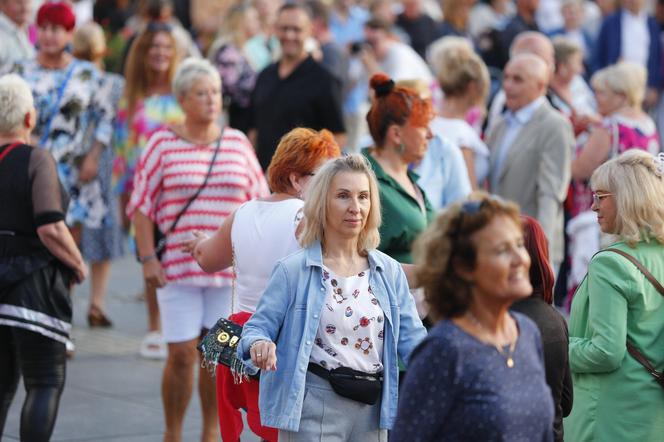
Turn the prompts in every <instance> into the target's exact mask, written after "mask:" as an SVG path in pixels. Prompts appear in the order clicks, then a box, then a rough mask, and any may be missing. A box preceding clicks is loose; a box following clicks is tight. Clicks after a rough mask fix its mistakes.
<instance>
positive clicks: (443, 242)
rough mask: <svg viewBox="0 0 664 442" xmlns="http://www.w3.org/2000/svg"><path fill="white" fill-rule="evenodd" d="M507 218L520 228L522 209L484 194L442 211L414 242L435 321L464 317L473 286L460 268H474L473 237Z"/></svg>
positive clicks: (420, 279)
mask: <svg viewBox="0 0 664 442" xmlns="http://www.w3.org/2000/svg"><path fill="white" fill-rule="evenodd" d="M498 216H506V217H508V218H510V219H512V220H513V221H514V223H515V224H516V225H518V226H521V218H520V216H519V207H518V206H517V205H516V204H515V203H513V202H509V201H505V200H503V199H501V198H498V197H496V196H490V195H488V194H487V193H485V192H475V193H473V194H472V195H471V196H470V198H469V200H468V201H466V202H463V203H456V204H453V205H451V206H449V207H448V208H447V209H446V210H445V211H443V212H442V213H441V214H440V215H438V217H437V218H436V220H435V221H434V222H433V223H432V224H431V225H430V226H429V228H428V229H427V230H426V231H425V232H424V233H422V235H420V237H419V238H418V239H417V240H416V241H415V244H414V247H413V254H414V257H415V264H416V278H417V281H418V283H419V284H420V285H421V287H422V288H423V289H424V296H425V299H426V301H427V303H428V304H429V307H430V315H431V317H432V318H433V319H434V320H439V319H443V318H453V317H457V316H461V315H463V314H464V313H465V312H466V310H468V307H470V304H471V302H472V283H470V282H469V281H467V280H466V279H464V278H463V277H462V276H461V275H460V274H459V269H469V270H472V269H474V268H475V265H476V259H477V249H476V246H475V244H474V243H473V238H472V237H473V235H474V234H475V233H476V232H478V231H480V230H482V229H483V228H484V227H486V226H487V225H489V223H491V221H493V220H494V218H496V217H498Z"/></svg>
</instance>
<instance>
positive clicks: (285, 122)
mask: <svg viewBox="0 0 664 442" xmlns="http://www.w3.org/2000/svg"><path fill="white" fill-rule="evenodd" d="M276 35H277V38H278V39H279V42H280V43H281V51H282V55H281V59H280V60H279V61H278V62H276V63H274V64H271V65H270V66H268V67H267V68H265V69H264V70H263V71H262V72H261V73H260V74H259V76H258V79H257V81H256V87H255V89H254V92H253V94H252V127H253V128H252V130H251V131H250V139H251V140H252V142H253V143H254V146H255V148H256V154H257V156H258V160H259V161H260V163H261V166H262V167H263V169H267V166H268V165H269V164H270V160H271V159H272V155H273V154H274V151H275V150H276V148H277V144H278V143H279V139H280V138H281V137H282V136H283V135H285V134H286V133H287V132H288V131H290V130H291V129H293V128H295V127H308V128H311V129H314V130H320V129H328V130H329V131H331V132H332V133H334V134H335V136H337V141H338V142H339V141H340V139H341V138H342V137H343V132H344V125H343V117H342V113H341V83H340V81H339V80H338V79H336V78H335V77H334V76H333V75H332V74H331V73H330V72H329V71H328V70H327V69H326V68H324V67H323V66H321V65H320V64H319V63H317V62H316V61H315V60H314V59H313V58H312V57H311V56H310V55H309V53H308V52H307V50H306V49H305V47H304V43H305V41H306V40H307V38H308V37H309V36H310V35H311V18H310V16H309V15H308V12H307V10H306V9H304V8H303V7H302V6H299V5H296V4H286V5H284V6H282V7H281V9H280V10H279V14H278V16H277V22H276ZM339 145H340V146H342V143H341V142H340V143H339Z"/></svg>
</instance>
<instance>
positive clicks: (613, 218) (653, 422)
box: [564, 150, 664, 442]
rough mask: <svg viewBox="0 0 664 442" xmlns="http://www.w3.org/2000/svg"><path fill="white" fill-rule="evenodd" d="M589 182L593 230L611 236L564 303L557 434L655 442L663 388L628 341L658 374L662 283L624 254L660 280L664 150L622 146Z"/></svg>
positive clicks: (663, 272)
mask: <svg viewBox="0 0 664 442" xmlns="http://www.w3.org/2000/svg"><path fill="white" fill-rule="evenodd" d="M590 185H591V188H592V189H593V191H594V202H593V206H592V209H593V211H594V212H596V213H597V222H598V223H599V227H600V229H601V230H602V232H604V233H607V234H612V235H615V236H617V238H618V240H619V242H617V243H615V244H613V245H611V246H610V247H609V248H607V249H604V250H603V251H601V252H599V253H597V254H596V255H595V256H594V257H593V259H592V261H591V262H590V265H589V267H588V274H587V275H586V278H585V279H584V280H583V282H582V283H581V285H580V286H579V288H578V290H577V291H576V293H575V295H574V300H573V302H572V311H571V316H570V321H569V335H570V342H569V361H570V368H571V370H572V381H573V383H574V407H573V408H572V414H571V415H570V416H569V417H568V418H567V419H565V422H564V423H565V439H567V440H571V441H579V442H583V441H609V442H610V441H625V440H634V441H659V440H661V438H662V434H664V392H663V391H662V386H661V385H658V383H657V382H656V380H655V377H654V376H653V375H651V374H650V373H649V372H648V370H646V368H645V367H644V366H643V365H642V364H641V363H639V362H638V360H637V359H636V358H635V356H634V355H633V354H632V352H631V351H628V349H627V345H631V346H633V347H634V348H636V349H637V351H638V352H639V353H641V354H642V355H643V357H644V358H645V360H647V361H648V362H649V363H650V364H651V365H652V366H653V367H654V368H655V369H656V370H659V371H660V374H661V370H662V368H663V367H664V320H663V319H662V318H664V289H663V290H662V293H658V290H657V289H656V288H655V285H654V284H653V283H651V282H650V281H649V280H648V279H647V278H646V276H645V275H644V274H643V273H642V272H641V271H640V270H639V269H638V268H637V265H636V264H635V263H633V262H630V259H629V258H628V257H627V256H623V255H622V254H627V255H628V256H629V257H632V258H633V259H635V260H636V261H637V262H638V263H640V265H641V266H643V267H644V268H645V270H646V271H647V272H649V273H650V274H652V276H653V277H654V279H655V280H657V281H659V284H664V198H662V195H664V155H662V154H660V156H659V157H654V156H652V155H650V154H648V153H645V152H642V151H639V150H632V151H629V152H627V153H625V154H623V155H621V156H619V157H617V158H615V159H613V160H611V161H608V162H607V163H605V164H603V165H602V166H600V167H599V168H598V169H597V170H596V171H595V173H594V174H593V176H592V178H591V180H590ZM662 382H664V379H662Z"/></svg>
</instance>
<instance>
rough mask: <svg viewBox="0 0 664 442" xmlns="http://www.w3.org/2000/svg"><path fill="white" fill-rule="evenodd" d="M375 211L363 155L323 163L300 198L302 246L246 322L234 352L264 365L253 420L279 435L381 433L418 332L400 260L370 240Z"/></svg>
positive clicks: (379, 436)
mask: <svg viewBox="0 0 664 442" xmlns="http://www.w3.org/2000/svg"><path fill="white" fill-rule="evenodd" d="M380 218H381V217H380V198H379V194H378V184H377V183H376V178H375V176H374V173H373V171H372V170H371V167H370V166H369V163H368V161H367V160H366V159H365V158H364V157H362V156H361V155H349V156H347V157H343V158H339V159H335V160H331V161H330V162H328V163H327V164H325V165H324V166H323V167H322V168H321V169H320V170H319V171H317V172H316V176H315V177H314V178H313V180H312V182H311V184H310V186H309V194H308V197H307V201H306V202H305V205H304V219H305V220H306V221H305V227H304V229H303V232H302V235H301V237H300V243H301V245H302V246H303V247H304V248H303V250H301V251H299V252H297V253H294V254H292V255H290V256H288V257H286V258H284V259H282V260H280V261H279V262H278V263H277V265H276V267H275V269H274V271H273V273H272V278H271V280H270V282H269V283H268V285H267V288H266V289H265V292H264V294H263V296H262V297H261V300H260V302H259V304H258V308H257V310H256V313H255V314H254V316H252V318H251V319H250V320H249V322H247V323H246V325H245V326H244V330H243V333H242V339H241V340H240V344H239V347H238V354H239V355H240V356H241V357H242V358H243V359H245V361H247V363H250V364H251V365H252V366H254V367H257V368H259V369H261V370H263V372H262V374H261V379H260V396H259V406H260V410H261V421H262V423H263V424H264V425H268V426H271V427H275V428H278V429H279V430H280V431H279V440H291V441H299V440H302V441H309V440H331V439H333V438H334V439H336V440H349V441H360V440H381V441H383V440H387V430H388V429H389V428H390V427H391V426H392V422H393V421H394V418H395V411H396V403H397V395H398V387H397V377H398V373H399V369H398V366H397V359H398V358H401V359H402V360H403V361H404V362H406V363H407V362H408V360H409V357H410V353H411V351H412V350H413V348H414V347H415V346H416V345H417V344H418V343H419V342H420V341H421V340H422V339H423V338H424V336H425V334H426V332H425V330H424V327H423V326H422V323H421V321H420V320H419V318H418V316H417V312H416V310H415V303H414V301H413V298H412V297H411V296H410V294H409V292H408V284H407V282H406V276H405V275H404V273H403V270H402V269H401V266H400V265H399V263H398V262H396V261H395V260H393V259H391V258H390V257H388V256H387V255H385V254H383V253H381V252H379V251H377V250H376V247H377V246H378V242H379V234H378V226H379V225H380ZM339 376H344V379H346V380H347V385H345V388H344V386H340V385H339V383H338V381H339Z"/></svg>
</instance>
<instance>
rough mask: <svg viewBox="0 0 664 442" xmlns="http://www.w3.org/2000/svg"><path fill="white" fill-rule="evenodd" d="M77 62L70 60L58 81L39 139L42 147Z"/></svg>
mask: <svg viewBox="0 0 664 442" xmlns="http://www.w3.org/2000/svg"><path fill="white" fill-rule="evenodd" d="M77 64H78V61H77V60H76V59H74V60H72V62H71V63H69V69H67V74H66V75H65V79H64V80H63V81H62V83H60V87H59V88H58V96H57V98H56V99H55V101H54V102H53V106H51V111H50V112H49V115H48V121H47V122H46V125H45V126H44V133H43V134H42V136H41V138H40V139H39V147H44V144H45V143H46V140H48V136H49V135H50V133H51V124H53V120H55V116H56V115H57V114H58V109H59V108H60V101H62V96H63V95H64V94H65V88H66V87H67V83H69V80H70V79H71V76H72V74H73V73H74V68H75V67H76V65H77Z"/></svg>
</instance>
